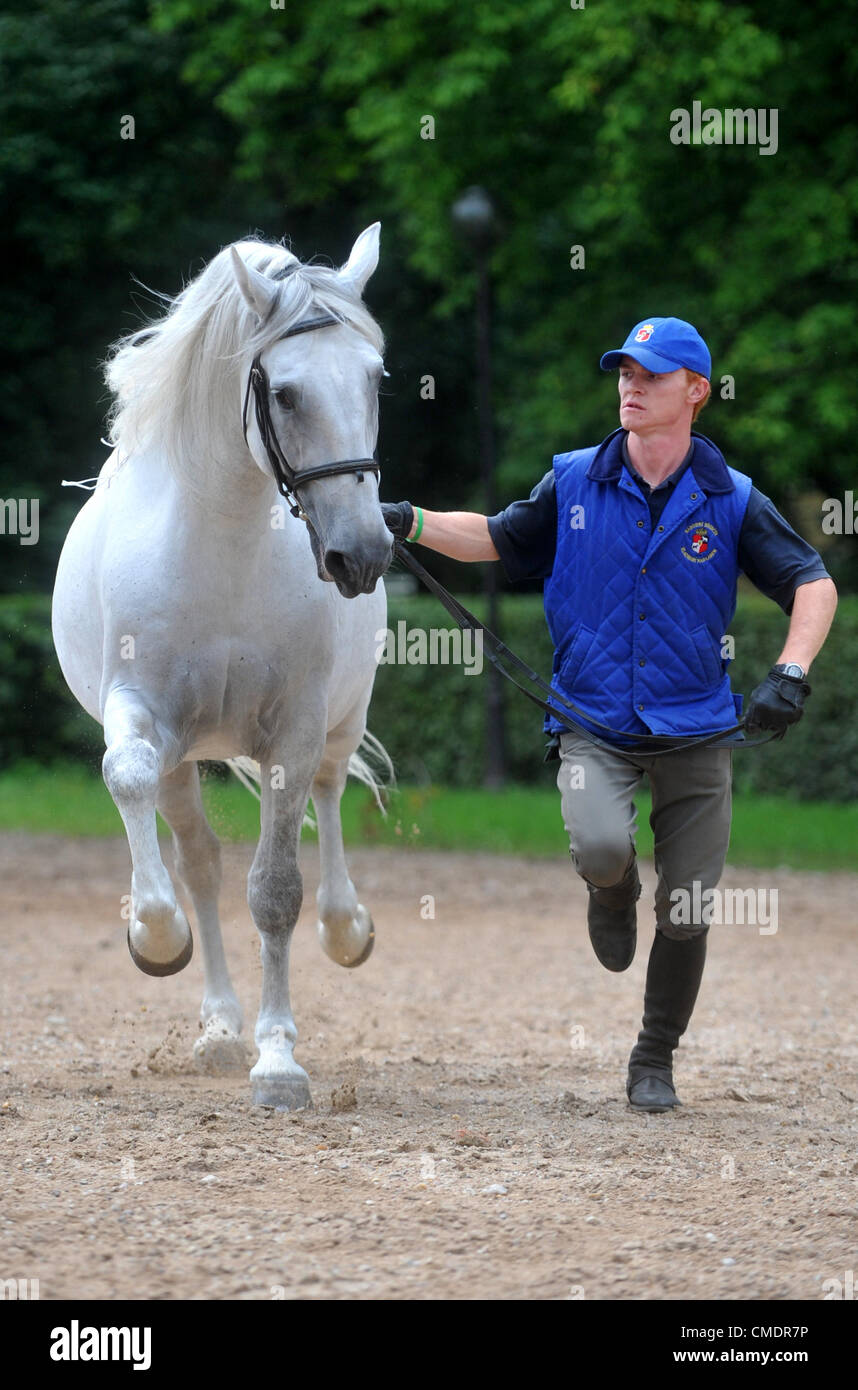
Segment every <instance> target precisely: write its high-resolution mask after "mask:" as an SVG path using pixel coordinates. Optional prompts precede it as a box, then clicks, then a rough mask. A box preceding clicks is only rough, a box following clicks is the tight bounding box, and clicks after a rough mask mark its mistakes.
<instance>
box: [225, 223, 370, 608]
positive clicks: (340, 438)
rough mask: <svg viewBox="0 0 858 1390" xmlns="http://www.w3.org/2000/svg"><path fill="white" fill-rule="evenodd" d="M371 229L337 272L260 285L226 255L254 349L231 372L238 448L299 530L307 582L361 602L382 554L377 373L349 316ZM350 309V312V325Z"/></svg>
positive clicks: (318, 271)
mask: <svg viewBox="0 0 858 1390" xmlns="http://www.w3.org/2000/svg"><path fill="white" fill-rule="evenodd" d="M379 225H380V224H379V223H378V222H376V223H374V224H373V225H372V226H371V227H368V228H367V229H366V231H365V232H362V233H361V235H360V236H359V237H358V239H357V241H356V242H355V244H354V246H353V247H352V251H351V255H350V256H349V259H348V261H347V262H346V264H345V265H344V266H342V267H341V268H340V269H339V270H337V271H334V270H327V269H325V268H323V267H319V266H303V265H301V263H300V262H298V261H293V262H289V263H287V265H286V266H285V267H281V269H280V271H279V273H278V275H277V276H276V278H272V277H270V276H269V275H265V274H262V273H261V272H260V271H259V270H256V269H255V268H254V267H253V266H252V265H250V264H248V263H247V262H246V261H245V260H244V259H243V258H242V256H241V255H239V253H238V251H237V250H236V249H235V248H233V250H232V259H233V267H234V270H235V277H236V280H237V282H238V287H239V289H240V291H241V294H242V296H243V297H244V300H245V302H246V303H247V305H248V308H249V309H250V310H251V311H252V313H253V314H254V316H255V318H256V322H257V327H258V331H257V335H256V339H255V341H256V342H258V341H259V338H260V336H261V337H262V338H263V341H264V344H265V345H264V346H263V347H262V349H261V350H259V351H257V353H256V355H255V356H254V358H253V364H250V363H246V364H245V367H244V372H243V382H244V383H246V386H245V396H244V406H245V417H244V425H245V438H246V440H247V445H248V448H249V450H250V452H251V454H252V455H253V459H254V461H255V463H256V464H257V466H258V467H259V468H260V469H261V470H262V471H263V472H264V473H265V474H267V475H268V476H272V474H276V473H279V475H280V477H281V479H282V480H285V482H286V483H287V484H288V487H289V489H291V491H292V493H293V494H294V497H295V499H297V504H298V506H299V507H300V514H301V515H303V516H304V518H305V520H306V521H307V524H308V526H309V531H310V541H311V544H312V548H313V554H314V556H315V560H316V567H317V569H318V573H319V578H320V579H324V580H327V581H328V582H333V583H334V584H336V586H337V588H338V589H339V591H340V593H341V594H343V595H344V596H345V597H346V598H354V597H355V596H356V595H357V594H362V593H364V594H365V593H371V592H372V590H373V589H374V588H375V585H376V582H377V580H378V579H379V577H380V576H381V575H382V574H383V573H384V571H385V570H386V569H387V567H388V565H389V564H390V561H391V557H392V553H393V542H392V537H391V535H390V532H389V531H388V529H387V527H386V526H385V524H384V520H383V518H382V514H381V508H380V506H379V501H378V470H377V466H376V465H375V464H374V461H373V452H374V450H375V443H376V436H377V434H378V388H379V383H380V381H381V378H382V375H383V372H384V363H383V361H382V357H381V353H380V351H379V349H378V346H376V344H375V343H374V342H373V341H371V336H370V335H369V334H368V333H367V331H366V321H367V318H368V315H367V313H366V310H365V309H364V308H363V306H362V305H361V295H362V292H363V288H364V286H365V284H366V282H367V280H368V279H369V277H370V275H371V274H372V272H373V271H374V270H375V267H376V265H377V264H378V239H379ZM293 276H294V278H295V279H296V281H297V280H298V278H299V277H301V279H302V280H304V281H305V282H307V281H309V284H310V288H311V293H310V294H309V295H308V294H307V293H306V292H305V293H304V294H303V295H302V297H301V299H302V301H303V305H304V307H303V309H301V311H300V312H299V313H298V317H297V318H296V317H295V310H294V303H293V296H292V295H291V294H290V290H291V289H292V287H291V286H288V285H287V282H288V280H291V279H292V278H293ZM295 288H298V286H296V287H295ZM284 300H285V305H284ZM350 308H353V309H355V310H357V311H358V312H356V313H355V314H354V319H353V320H352V319H351V318H350V315H349V310H350ZM284 309H285V312H286V317H285V319H284ZM267 327H270V336H269V335H267V333H266V328H267ZM254 368H255V369H256V370H255V375H253V372H254ZM361 464H364V465H365V467H364V468H361V467H360V465H361ZM302 475H306V477H307V478H308V479H309V481H306V482H303V483H302V481H301V478H302Z"/></svg>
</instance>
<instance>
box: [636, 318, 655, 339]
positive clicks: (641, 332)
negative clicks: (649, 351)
mask: <svg viewBox="0 0 858 1390" xmlns="http://www.w3.org/2000/svg"><path fill="white" fill-rule="evenodd" d="M654 332H655V327H654V325H653V324H651V323H645V324H644V325H643V326H642V327H641V328H639V329H638V331H637V333H636V334H635V342H636V343H646V342H649V340H650V338H651V337H652V335H653V333H654Z"/></svg>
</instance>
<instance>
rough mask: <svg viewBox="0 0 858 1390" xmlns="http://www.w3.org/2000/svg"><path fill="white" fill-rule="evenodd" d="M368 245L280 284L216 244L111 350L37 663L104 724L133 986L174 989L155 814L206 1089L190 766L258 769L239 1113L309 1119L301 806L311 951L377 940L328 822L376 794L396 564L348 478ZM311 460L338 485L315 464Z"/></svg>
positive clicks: (285, 269) (198, 840) (361, 436)
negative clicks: (373, 765) (180, 896)
mask: <svg viewBox="0 0 858 1390" xmlns="http://www.w3.org/2000/svg"><path fill="white" fill-rule="evenodd" d="M378 241H379V224H378V223H375V224H374V225H373V226H371V227H369V228H367V230H366V231H365V232H363V233H362V234H361V236H360V237H358V239H357V241H356V242H355V244H354V246H353V248H352V251H351V255H350V256H349V259H348V261H347V263H346V264H345V265H344V266H342V267H341V268H340V269H339V270H335V269H329V268H327V267H323V266H318V265H305V264H302V263H301V262H300V261H298V260H297V259H296V258H295V257H294V256H293V255H292V254H291V253H290V252H288V251H287V250H285V249H284V247H283V246H281V245H278V244H270V243H266V242H262V241H243V242H239V243H236V245H235V246H234V247H230V248H226V249H225V250H223V251H221V252H220V253H219V254H218V255H217V256H215V257H214V259H213V260H212V261H211V262H210V263H209V264H208V266H207V267H206V268H205V270H203V271H202V273H201V274H200V275H199V276H198V277H197V278H196V279H195V280H193V281H192V282H191V283H190V284H189V285H188V286H187V287H186V288H185V289H184V291H183V292H182V293H181V294H180V295H179V296H178V297H177V298H176V299H175V300H172V301H169V303H170V307H169V310H168V311H167V312H166V313H165V314H164V316H163V317H162V318H160V319H159V320H157V321H155V322H153V323H152V324H150V325H149V326H148V327H146V328H144V329H142V330H140V331H139V332H136V333H133V334H131V335H129V336H128V337H127V338H125V339H123V340H121V341H120V342H119V343H118V344H117V345H116V348H115V350H114V352H113V355H112V357H111V360H110V363H109V367H108V372H107V381H108V384H109V386H110V387H111V389H112V391H113V393H114V395H115V401H116V404H115V410H114V414H113V423H112V432H111V443H112V444H113V445H114V446H115V448H114V452H113V453H112V454H111V456H110V458H109V459H108V461H107V463H106V464H105V465H104V468H103V469H102V471H101V474H100V476H99V479H98V484H97V486H96V488H95V490H94V491H93V493H92V496H91V497H90V498H89V500H88V501H87V503H86V505H85V506H84V507H83V508H82V509H81V511H80V513H79V514H78V516H77V517H76V519H75V521H74V523H73V525H72V527H71V529H70V531H69V534H68V536H67V538H66V542H65V545H64V548H63V552H62V555H61V557H60V562H59V567H58V571H57V579H56V586H55V590H54V604H53V632H54V642H55V645H56V649H57V654H58V656H59V659H60V664H61V666H62V669H63V672H64V675H65V677H66V680H67V682H68V684H69V687H70V688H71V690H72V692H73V694H74V695H75V697H76V698H77V699H78V700H79V702H80V703H81V705H83V707H84V709H86V710H88V711H89V713H90V714H91V715H93V716H94V718H96V719H98V720H99V721H100V722H101V723H102V724H103V725H104V737H105V745H106V752H105V755H104V760H103V765H102V767H103V773H104V780H105V782H106V784H107V787H108V789H109V791H110V794H111V796H112V797H113V799H114V801H115V802H116V805H117V807H118V808H119V812H120V814H121V816H122V819H123V822H124V824H125V829H126V832H127V835H128V843H129V846H130V849H131V857H132V866H133V872H132V892H131V918H130V925H129V930H128V945H129V949H130V951H131V955H132V958H133V960H134V962H135V964H136V965H138V966H139V967H140V969H141V970H144V971H146V972H147V973H148V974H150V975H169V974H173V973H174V972H176V971H178V970H181V969H182V968H183V967H184V966H185V965H187V963H188V961H189V960H190V958H191V952H192V949H193V948H192V938H191V932H190V928H189V926H188V921H187V918H186V917H185V914H184V912H183V911H182V908H181V906H180V904H179V903H178V901H177V898H176V893H175V891H174V888H173V884H172V882H171V879H170V875H169V873H168V872H167V870H166V868H165V866H164V863H163V861H162V858H161V854H160V851H159V848H158V839H157V833H156V819H155V810H156V807H157V809H158V810H159V811H160V813H161V814H162V815H163V816H164V818H165V820H166V821H167V822H168V824H169V825H170V827H171V829H172V831H173V843H174V848H175V860H176V867H177V871H178V873H179V875H180V877H181V879H182V881H183V882H184V884H185V886H186V888H187V891H188V893H189V895H190V897H191V900H192V902H193V904H194V910H195V912H196V915H197V920H198V925H199V932H200V936H201V938H202V945H203V957H204V964H205V994H204V998H203V1004H202V1009H201V1019H202V1026H203V1030H204V1031H203V1033H202V1036H201V1038H200V1039H199V1040H198V1042H197V1044H196V1047H195V1054H196V1058H197V1061H198V1064H199V1065H201V1066H202V1067H203V1068H205V1069H208V1070H212V1071H220V1070H224V1069H227V1068H228V1067H230V1066H234V1065H236V1063H237V1059H238V1058H242V1065H246V1062H245V1061H244V1060H243V1058H244V1050H243V1044H242V1043H241V1041H240V1036H239V1035H240V1032H241V1027H242V1015H241V1009H240V1006H239V1003H238V999H237V998H236V995H235V991H234V989H233V986H232V983H231V981H230V977H229V973H228V970H227V965H226V960H225V957H224V951H223V944H222V941H221V933H220V924H219V921H218V906H217V902H218V889H219V884H220V846H219V843H218V840H217V838H216V836H215V835H214V833H213V831H212V829H211V827H210V826H209V824H208V822H207V820H206V818H205V815H204V813H203V808H202V802H201V798H200V787H199V772H198V767H197V760H198V759H200V758H215V759H227V760H229V759H236V760H238V764H239V765H245V766H246V763H244V764H242V762H241V760H246V759H249V758H252V759H254V760H256V762H257V763H258V764H259V766H260V784H261V834H260V839H259V844H258V847H257V850H256V855H255V857H254V860H253V866H252V868H251V871H250V874H249V877H248V894H247V895H248V903H249V906H250V911H251V913H252V915H253V920H254V922H255V924H256V927H257V929H258V931H259V934H260V938H261V955H262V968H263V980H262V999H261V1005H260V1012H259V1016H258V1020H257V1024H256V1034H255V1039H256V1045H257V1047H258V1049H259V1058H258V1060H257V1062H256V1064H255V1066H254V1067H253V1069H252V1071H251V1073H250V1077H251V1082H252V1087H253V1099H254V1101H255V1102H256V1103H258V1104H263V1105H275V1106H277V1107H278V1108H287V1109H293V1108H298V1107H301V1106H306V1105H309V1104H310V1103H311V1102H310V1092H309V1085H308V1078H307V1074H306V1072H305V1071H304V1069H303V1068H302V1067H301V1066H299V1064H298V1063H297V1062H296V1061H295V1059H294V1057H293V1046H294V1043H295V1038H296V1030H295V1024H294V1022H293V1018H292V1012H291V1008H290V1003H289V979H288V962H289V943H290V939H291V934H292V930H293V927H294V925H295V921H296V919H297V917H298V913H299V911H300V908H301V903H302V897H303V887H302V880H301V874H300V871H299V868H298V860H297V854H298V841H299V836H300V830H301V824H302V821H303V818H304V813H305V810H306V807H307V802H308V798H309V796H310V795H312V798H313V803H314V806H315V810H316V818H317V822H318V830H319V845H320V854H321V885H320V888H319V892H318V897H317V902H318V910H319V919H320V920H319V932H320V936H321V940H322V945H323V947H324V949H325V950H326V951H327V953H328V955H329V956H331V957H332V958H333V959H334V960H335V961H337V962H338V963H339V964H341V965H346V966H354V965H358V964H360V963H361V962H362V961H363V960H365V959H366V957H367V955H368V954H369V951H370V949H371V947H372V942H373V927H372V921H371V918H370V915H369V913H368V912H367V910H366V908H364V907H363V906H362V904H361V903H359V902H358V898H357V894H356V892H355V889H354V886H353V884H352V882H351V879H350V878H349V874H348V869H347V866H346V861H345V856H344V852H343V842H342V829H341V825H340V812H339V806H340V798H341V795H342V791H343V787H344V784H345V780H346V776H347V773H348V771H349V770H355V769H357V771H358V772H359V773H362V774H363V775H364V777H365V778H366V777H369V780H370V781H372V777H371V774H369V772H368V768H367V765H366V764H365V763H364V762H363V760H362V759H360V757H359V756H358V755H357V753H356V750H357V749H358V747H359V745H361V742H362V740H363V739H364V734H365V728H366V711H367V706H368V704H369V699H370V695H371V692H372V684H373V679H374V676H375V672H376V669H377V664H376V653H375V634H376V633H377V632H378V631H379V630H380V629H384V628H385V626H386V611H387V609H386V598H385V593H384V585H383V583H382V582H380V576H381V575H382V574H383V573H384V571H385V570H386V569H387V567H388V565H389V563H390V560H391V557H392V546H393V542H392V537H391V535H390V532H389V531H388V530H387V528H386V527H385V524H384V520H383V518H382V514H381V508H380V506H379V501H378V477H377V467H376V465H375V464H374V463H373V461H372V459H371V458H370V456H371V455H372V453H373V450H374V448H375V443H376V435H377V429H378V401H377V395H378V385H379V381H380V379H381V376H382V374H383V362H382V349H383V337H382V333H381V330H380V329H379V327H378V325H377V324H376V323H375V321H374V319H373V318H372V316H371V315H370V313H369V311H368V310H367V309H366V308H365V306H364V305H363V303H362V302H361V295H362V292H363V288H364V286H365V285H366V282H367V280H368V279H369V277H370V275H371V274H372V272H373V271H374V270H375V267H376V265H377V264H378ZM310 328H312V329H313V331H309V329H310ZM251 364H253V365H255V366H256V367H257V374H256V378H255V379H256V384H257V387H259V383H260V382H261V383H262V389H261V396H260V398H259V403H257V398H256V396H255V395H253V393H252V392H251V391H250V389H249V385H248V383H249V374H250V371H251ZM260 367H261V369H262V372H261V374H260V373H259V371H258V369H259V368H260ZM251 398H252V399H253V404H254V406H255V408H251V409H249V410H248V405H249V403H250V399H251ZM266 423H267V424H269V425H270V426H272V427H273V432H274V439H275V447H276V446H277V445H279V450H280V456H281V457H283V461H284V463H286V467H287V468H291V469H292V470H293V471H294V477H293V481H294V483H295V487H296V489H297V491H296V492H295V493H294V496H295V497H299V502H300V506H298V505H295V506H294V507H293V509H291V510H290V507H289V506H287V505H286V502H285V501H284V497H283V496H281V494H280V491H279V490H278V486H277V484H276V482H275V480H274V475H273V472H272V468H273V467H274V466H275V464H274V461H273V459H272V453H271V449H272V444H271V440H270V439H269V442H268V446H267V447H266V444H265V436H266V434H267V433H268V431H267V429H266ZM244 426H246V428H245V427H244ZM332 460H333V461H336V460H344V461H346V462H347V463H348V464H349V469H348V471H343V470H341V469H339V468H337V467H336V466H334V468H333V469H331V468H327V469H326V468H324V467H320V466H321V465H325V464H327V463H328V462H329V461H332ZM355 460H358V461H359V463H362V464H363V465H364V466H365V469H366V471H357V468H358V466H359V464H358V463H355V462H354V461H355ZM287 461H288V462H287ZM373 470H375V471H373ZM311 471H312V472H316V473H317V476H316V477H315V478H314V479H313V480H312V481H309V482H305V483H301V474H302V473H310V472H311ZM318 472H321V473H322V474H324V475H325V476H318ZM287 491H288V489H287ZM320 580H322V581H326V582H324V583H322V582H320ZM366 738H367V739H368V740H369V743H370V746H373V745H374V746H375V748H376V750H378V749H379V747H380V746H379V745H377V744H376V743H375V740H372V739H371V737H370V736H369V735H367V736H366ZM382 751H383V750H382Z"/></svg>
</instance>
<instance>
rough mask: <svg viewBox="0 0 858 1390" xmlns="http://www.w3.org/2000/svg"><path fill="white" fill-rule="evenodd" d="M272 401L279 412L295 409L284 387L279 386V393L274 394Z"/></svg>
mask: <svg viewBox="0 0 858 1390" xmlns="http://www.w3.org/2000/svg"><path fill="white" fill-rule="evenodd" d="M274 399H275V401H276V402H277V404H278V405H279V407H280V409H281V410H294V409H295V402H294V401H293V399H292V397H291V395H290V393H289V392H288V391H287V390H286V388H285V386H281V388H280V390H279V391H275V392H274Z"/></svg>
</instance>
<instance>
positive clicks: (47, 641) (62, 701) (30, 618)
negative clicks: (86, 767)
mask: <svg viewBox="0 0 858 1390" xmlns="http://www.w3.org/2000/svg"><path fill="white" fill-rule="evenodd" d="M103 752H104V742H103V740H102V736H101V727H100V725H98V724H96V722H95V721H94V720H93V719H90V717H89V715H88V714H86V713H85V712H84V711H83V710H82V709H81V708H80V706H79V704H78V703H77V701H76V700H75V699H74V697H73V696H72V695H71V693H70V691H69V688H68V686H67V685H66V683H65V680H64V679H63V674H62V672H61V670H60V666H59V662H58V661H57V657H56V653H55V651H54V644H53V639H52V637H51V600H50V598H49V597H48V595H47V594H21V595H11V596H10V595H3V596H2V597H0V767H8V766H10V765H11V764H13V763H17V762H20V761H21V760H23V759H31V758H35V759H37V760H38V761H39V762H53V761H54V760H55V759H65V758H74V759H75V760H83V761H87V762H90V763H92V764H93V766H94V767H98V766H100V762H101V755H102V753H103Z"/></svg>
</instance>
